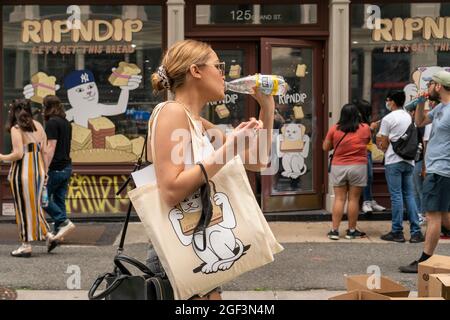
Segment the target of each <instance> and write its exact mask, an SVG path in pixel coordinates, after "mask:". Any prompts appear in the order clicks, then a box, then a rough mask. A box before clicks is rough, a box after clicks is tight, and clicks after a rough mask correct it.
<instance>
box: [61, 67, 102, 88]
mask: <svg viewBox="0 0 450 320" xmlns="http://www.w3.org/2000/svg"><path fill="white" fill-rule="evenodd" d="M89 82H95V79H94V75H93V74H92V72H91V71H90V70H75V71H72V72H71V73H69V74H68V75H67V76H66V77H65V78H64V88H65V89H66V90H69V89H72V88H74V87H77V86H79V85H81V84H85V83H89Z"/></svg>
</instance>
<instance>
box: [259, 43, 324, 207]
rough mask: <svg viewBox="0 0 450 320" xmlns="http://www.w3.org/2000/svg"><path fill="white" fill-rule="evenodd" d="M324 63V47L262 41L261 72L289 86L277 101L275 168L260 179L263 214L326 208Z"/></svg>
mask: <svg viewBox="0 0 450 320" xmlns="http://www.w3.org/2000/svg"><path fill="white" fill-rule="evenodd" d="M323 61H324V60H323V47H322V43H321V42H314V41H303V40H286V39H273V38H262V39H261V72H262V73H264V74H276V75H281V76H283V77H284V78H285V80H286V81H287V83H288V85H289V91H288V92H287V94H285V95H283V96H276V97H275V107H276V115H275V121H274V129H275V130H274V135H273V141H272V159H271V167H270V168H269V170H267V171H266V172H264V173H262V174H261V184H262V208H263V210H264V212H281V211H296V210H314V209H321V208H323V193H324V161H323V160H324V158H323V153H322V139H323V133H322V132H323V127H324V111H323V110H324V101H323V80H324V77H323Z"/></svg>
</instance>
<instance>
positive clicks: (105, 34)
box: [21, 19, 143, 44]
mask: <svg viewBox="0 0 450 320" xmlns="http://www.w3.org/2000/svg"><path fill="white" fill-rule="evenodd" d="M142 26H143V23H142V21H141V20H138V19H133V20H121V19H114V20H112V21H106V20H86V21H77V25H76V26H71V25H69V24H68V23H67V20H53V21H52V20H49V19H45V20H42V21H39V20H24V21H23V22H22V37H21V40H22V42H24V43H30V42H31V43H38V44H40V43H51V42H55V43H60V42H61V38H62V35H63V34H65V33H70V36H71V40H72V42H75V43H77V42H79V41H85V42H93V41H95V42H102V41H108V40H112V41H125V42H131V41H132V40H133V34H134V33H136V32H139V31H141V30H142Z"/></svg>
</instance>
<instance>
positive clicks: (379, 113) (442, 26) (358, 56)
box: [350, 1, 450, 207]
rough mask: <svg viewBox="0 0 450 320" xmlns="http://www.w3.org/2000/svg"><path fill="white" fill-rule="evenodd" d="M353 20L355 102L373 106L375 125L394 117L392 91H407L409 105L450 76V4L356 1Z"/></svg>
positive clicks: (378, 190)
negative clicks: (438, 76) (435, 77)
mask: <svg viewBox="0 0 450 320" xmlns="http://www.w3.org/2000/svg"><path fill="white" fill-rule="evenodd" d="M377 13H379V14H380V16H379V17H380V19H381V20H379V25H378V26H377V25H376V20H375V17H376V14H377ZM350 17H351V19H350V23H351V52H350V61H351V71H350V83H351V98H352V99H365V100H367V101H370V102H371V104H372V107H373V113H372V116H373V119H374V120H377V119H381V118H382V117H383V116H384V115H385V114H387V113H388V110H387V109H386V108H385V98H386V95H387V93H388V92H389V90H404V91H405V94H406V103H407V102H408V101H410V100H411V99H412V98H414V97H415V96H417V94H418V92H422V91H425V90H427V87H426V86H427V81H426V80H424V79H426V78H428V77H430V76H431V75H432V74H433V73H434V72H436V71H437V70H440V69H445V70H449V71H450V3H448V2H447V3H445V2H436V1H408V2H403V1H371V2H369V1H352V3H351V14H350ZM425 108H426V109H428V103H427V105H426V106H425ZM374 162H375V168H374V172H375V174H374V179H375V181H374V194H375V197H376V198H377V200H378V201H379V202H380V203H382V204H383V205H386V206H387V207H390V199H389V194H388V192H387V188H386V181H385V177H384V167H383V165H382V153H381V152H380V151H377V152H376V153H375V154H374Z"/></svg>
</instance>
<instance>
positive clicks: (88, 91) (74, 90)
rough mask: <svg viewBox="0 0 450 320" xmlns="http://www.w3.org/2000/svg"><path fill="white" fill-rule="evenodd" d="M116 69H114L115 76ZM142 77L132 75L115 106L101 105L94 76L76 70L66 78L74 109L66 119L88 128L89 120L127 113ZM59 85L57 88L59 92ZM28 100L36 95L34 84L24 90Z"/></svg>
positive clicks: (121, 87)
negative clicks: (129, 102) (129, 103)
mask: <svg viewBox="0 0 450 320" xmlns="http://www.w3.org/2000/svg"><path fill="white" fill-rule="evenodd" d="M115 71H116V68H112V72H113V74H114V73H115ZM141 80H142V76H140V75H137V74H135V75H131V76H129V78H128V81H127V84H126V85H123V86H120V89H121V92H120V96H119V100H118V102H117V104H115V105H108V104H103V103H99V98H100V97H99V92H98V88H97V84H96V83H95V79H94V75H93V73H92V72H91V71H90V70H87V69H85V70H75V71H72V72H71V73H69V74H68V75H67V76H66V77H65V78H64V88H65V89H66V90H67V97H68V100H69V103H70V105H71V106H72V109H70V110H68V111H67V112H66V118H67V120H69V121H74V122H75V123H76V124H78V125H80V126H83V127H86V128H87V127H88V120H89V119H92V118H97V117H100V116H113V115H118V114H122V113H124V112H125V111H126V109H127V105H128V99H129V92H130V90H134V89H136V88H138V87H139V84H140V83H141ZM59 88H60V86H59V85H56V86H55V89H56V90H58V89H59ZM23 94H24V96H25V98H26V99H30V98H31V97H32V96H33V95H34V94H35V89H34V87H33V84H28V85H26V86H25V87H24V89H23Z"/></svg>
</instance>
